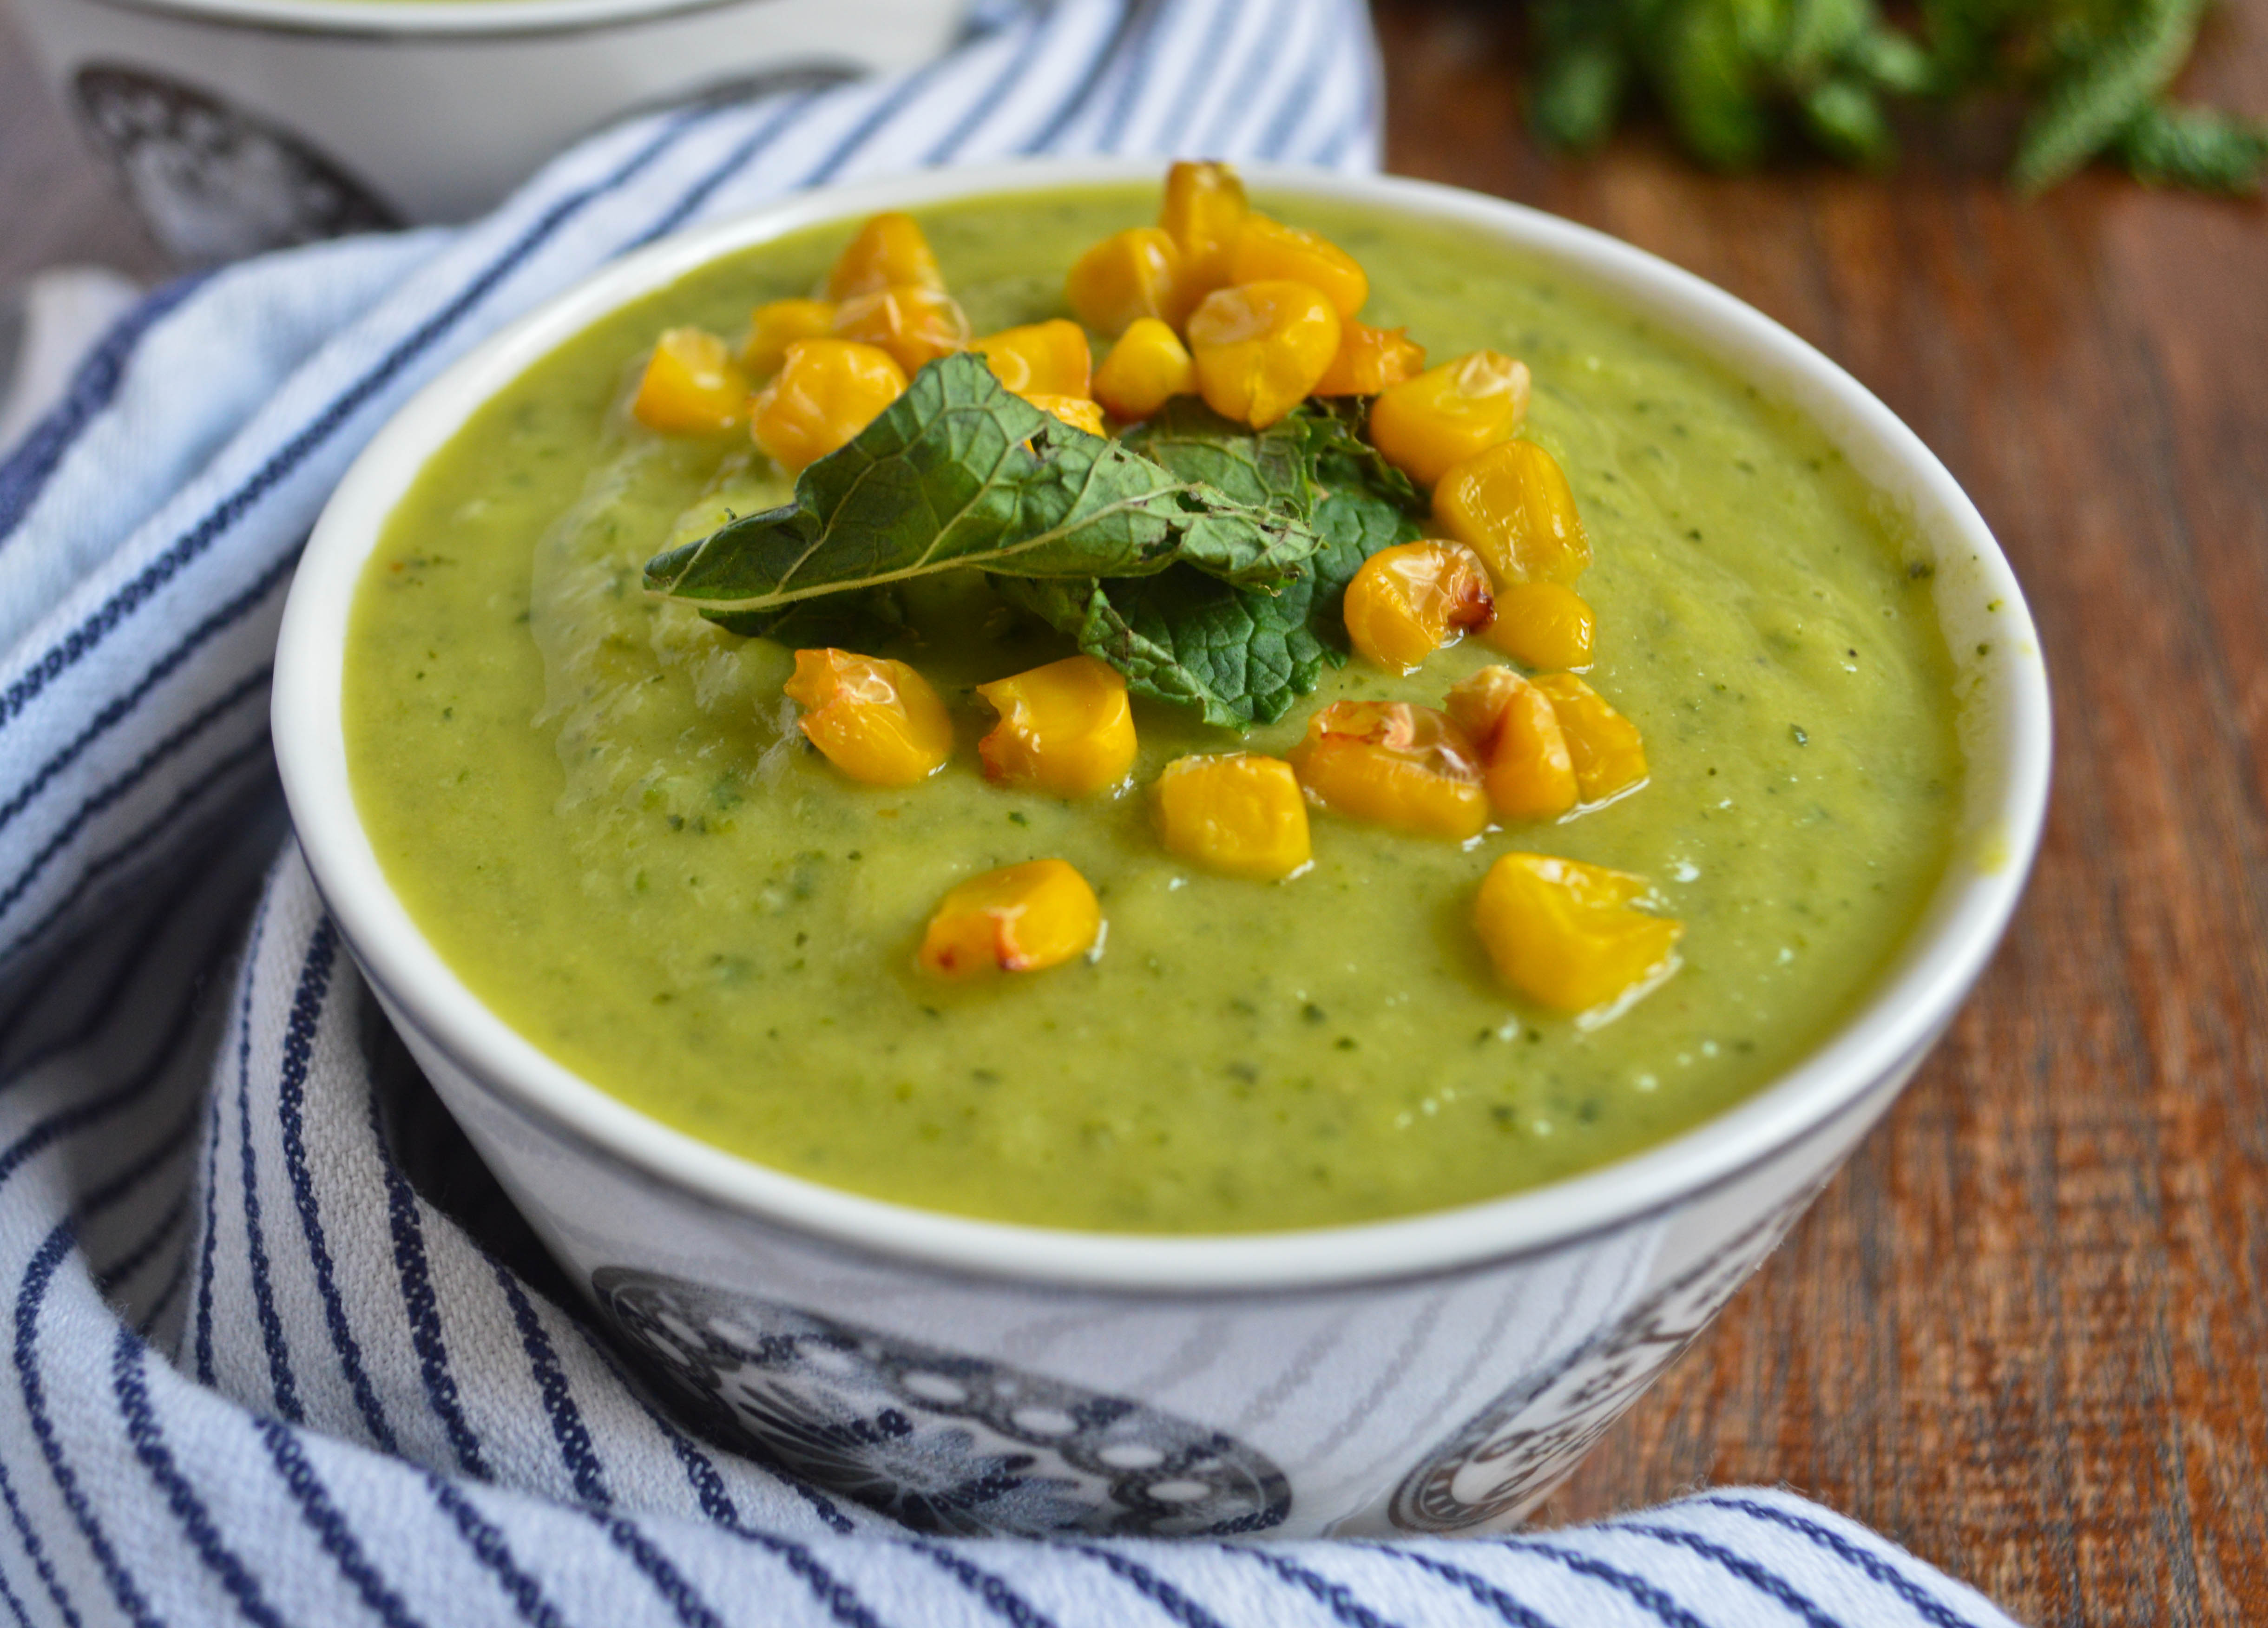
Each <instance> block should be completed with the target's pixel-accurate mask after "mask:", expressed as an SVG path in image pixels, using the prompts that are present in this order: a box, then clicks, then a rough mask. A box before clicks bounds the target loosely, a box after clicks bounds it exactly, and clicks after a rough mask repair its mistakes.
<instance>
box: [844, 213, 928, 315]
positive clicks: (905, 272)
mask: <svg viewBox="0 0 2268 1628" xmlns="http://www.w3.org/2000/svg"><path fill="white" fill-rule="evenodd" d="M909 285H910V286H912V287H916V288H934V289H942V288H943V287H944V286H945V273H944V272H942V271H940V270H939V269H938V264H937V255H936V254H935V252H934V251H932V249H931V247H930V246H929V239H927V238H925V237H924V236H923V235H922V229H921V227H920V226H918V225H916V224H915V222H914V217H912V216H910V215H902V214H899V213H897V212H896V211H895V210H892V211H890V212H888V213H887V214H881V215H872V216H869V217H867V219H866V224H865V225H863V226H861V227H859V228H858V236H857V237H855V238H853V239H851V246H850V247H848V248H846V249H844V250H843V254H842V256H841V257H840V258H839V259H837V260H836V262H835V269H833V270H832V271H830V272H828V274H827V297H828V298H829V299H850V298H854V297H855V296H857V295H859V294H872V293H874V292H877V291H880V290H882V289H886V288H901V287H906V286H909Z"/></svg>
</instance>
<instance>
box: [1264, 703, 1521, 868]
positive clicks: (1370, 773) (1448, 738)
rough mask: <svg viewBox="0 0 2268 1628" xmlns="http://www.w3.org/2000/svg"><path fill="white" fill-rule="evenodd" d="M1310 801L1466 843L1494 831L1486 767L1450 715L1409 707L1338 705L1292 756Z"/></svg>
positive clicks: (1312, 726) (1313, 725)
mask: <svg viewBox="0 0 2268 1628" xmlns="http://www.w3.org/2000/svg"><path fill="white" fill-rule="evenodd" d="M1291 759H1292V769H1293V770H1295V771H1297V773H1298V774H1299V777H1300V786H1301V787H1302V788H1304V789H1305V791H1306V792H1307V795H1308V796H1309V797H1310V798H1312V799H1314V801H1316V802H1318V803H1320V804H1322V806H1323V807H1326V808H1329V809H1331V810H1332V811H1334V812H1335V813H1338V814H1347V815H1350V816H1351V817H1352V818H1354V819H1357V820H1368V821H1373V822H1375V823H1377V824H1379V825H1386V826H1392V827H1393V828H1394V829H1396V830H1402V831H1409V832H1411V833H1414V834H1415V835H1418V836H1446V837H1447V838H1448V839H1449V840H1451V841H1452V842H1462V841H1464V840H1465V839H1466V838H1468V837H1471V836H1479V835H1480V834H1481V828H1482V827H1483V826H1484V825H1486V824H1487V823H1488V811H1489V803H1488V793H1487V792H1485V791H1484V790H1483V789H1482V786H1481V770H1480V759H1479V756H1478V755H1477V754H1476V753H1475V752H1474V750H1473V745H1472V742H1471V741H1470V740H1468V739H1467V738H1466V736H1465V732H1464V731H1463V730H1462V728H1460V727H1458V726H1457V724H1456V723H1455V722H1454V720H1453V719H1452V718H1450V717H1449V715H1448V714H1447V713H1446V712H1439V711H1435V710H1434V709H1432V707H1421V706H1412V705H1410V704H1409V703H1408V702H1406V701H1334V702H1332V703H1331V704H1330V705H1329V706H1327V707H1325V708H1323V710H1322V711H1320V712H1317V713H1316V714H1315V715H1314V717H1313V718H1309V719H1308V720H1307V738H1306V739H1305V740H1301V741H1300V744H1299V745H1298V746H1296V747H1294V748H1292V752H1291Z"/></svg>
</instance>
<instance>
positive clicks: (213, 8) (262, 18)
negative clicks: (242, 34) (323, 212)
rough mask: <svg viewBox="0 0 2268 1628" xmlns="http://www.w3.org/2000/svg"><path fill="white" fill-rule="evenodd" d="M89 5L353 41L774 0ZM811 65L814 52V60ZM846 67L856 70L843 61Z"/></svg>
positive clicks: (514, 29)
mask: <svg viewBox="0 0 2268 1628" xmlns="http://www.w3.org/2000/svg"><path fill="white" fill-rule="evenodd" d="M88 3H89V4H94V5H100V6H106V7H108V8H110V9H112V10H115V11H135V12H139V13H141V14H143V15H144V16H150V17H160V18H173V19H175V20H183V21H189V22H195V23H206V24H212V25H217V26H221V27H226V28H238V29H247V30H252V31H255V32H260V33H287V34H308V35H317V36H320V37H323V38H327V39H335V40H339V41H356V40H381V41H416V40H423V39H449V40H460V41H461V40H467V39H511V38H519V37H521V36H527V35H560V34H579V33H596V32H599V31H601V30H605V29H610V28H622V27H633V26H637V25H640V24H643V23H649V22H658V21H660V20H662V19H664V18H674V17H681V16H685V15H688V14H690V13H693V12H696V11H727V10H740V11H747V10H755V9H757V8H761V7H763V6H768V5H772V4H777V3H778V0H88ZM814 65H817V64H816V59H814ZM841 66H842V67H843V71H845V72H851V71H855V70H853V69H852V67H851V64H850V63H848V62H847V60H846V61H845V62H843V63H842V64H841Z"/></svg>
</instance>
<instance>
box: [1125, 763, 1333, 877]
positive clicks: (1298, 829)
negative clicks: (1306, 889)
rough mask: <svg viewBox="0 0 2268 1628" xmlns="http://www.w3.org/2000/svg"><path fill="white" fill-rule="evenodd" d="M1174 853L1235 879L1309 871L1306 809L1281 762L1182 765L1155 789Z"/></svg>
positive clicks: (1162, 830) (1154, 801) (1169, 768)
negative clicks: (1306, 865) (1299, 870)
mask: <svg viewBox="0 0 2268 1628" xmlns="http://www.w3.org/2000/svg"><path fill="white" fill-rule="evenodd" d="M1150 801H1151V807H1152V812H1153V813H1154V814H1156V816H1157V821H1158V836H1159V840H1160V841H1161V842H1163V843H1165V845H1166V851H1167V852H1168V853H1172V854H1176V855H1179V856H1180V857H1181V858H1184V859H1188V860H1189V861H1191V862H1193V863H1195V864H1197V865H1202V866H1205V867H1206V868H1207V869H1208V870H1214V871H1219V872H1222V873H1226V874H1227V875H1230V876H1246V877H1250V878H1252V879H1253V880H1256V881H1274V880H1277V879H1278V878H1280V877H1285V876H1289V875H1290V874H1291V873H1292V872H1294V871H1296V870H1298V869H1299V868H1300V866H1303V865H1305V864H1307V860H1308V858H1310V857H1311V855H1312V852H1313V850H1312V849H1311V848H1310V847H1309V845H1308V839H1307V799H1305V798H1304V797H1302V796H1301V795H1300V779H1299V777H1298V776H1297V775H1294V774H1293V773H1292V765H1291V764H1289V763H1287V762H1285V761H1284V760H1283V759H1282V758H1280V757H1257V756H1254V755H1251V754H1249V753H1245V752H1224V753H1221V754H1219V755H1216V756H1207V757H1177V758H1175V760H1174V761H1173V762H1170V763H1167V765H1166V769H1165V772H1164V773H1163V774H1161V775H1160V776H1159V777H1158V781H1157V784H1156V785H1153V786H1152V787H1151V788H1150Z"/></svg>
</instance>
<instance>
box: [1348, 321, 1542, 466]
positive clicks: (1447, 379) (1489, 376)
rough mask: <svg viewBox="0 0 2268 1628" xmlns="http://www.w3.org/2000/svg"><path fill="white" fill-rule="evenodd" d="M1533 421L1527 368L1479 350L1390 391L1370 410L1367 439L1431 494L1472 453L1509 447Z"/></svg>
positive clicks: (1421, 374) (1390, 387)
mask: <svg viewBox="0 0 2268 1628" xmlns="http://www.w3.org/2000/svg"><path fill="white" fill-rule="evenodd" d="M1526 416H1528V365H1527V364H1526V363H1524V362H1515V361H1513V359H1512V358H1511V357H1508V356H1504V355H1501V354H1499V352H1497V351H1494V350H1476V351H1473V352H1472V353H1471V354H1470V355H1468V356H1461V357H1458V358H1457V359H1456V360H1455V361H1454V362H1444V363H1442V364H1441V365H1440V366H1439V367H1431V368H1428V369H1426V370H1425V372H1422V373H1420V374H1418V377H1416V378H1415V379H1403V381H1402V382H1401V383H1400V384H1398V385H1393V386H1389V387H1388V388H1387V389H1386V390H1385V391H1384V392H1383V393H1382V394H1381V395H1380V396H1379V398H1378V400H1377V401H1373V402H1372V403H1371V408H1370V439H1371V443H1372V445H1373V446H1376V447H1377V448H1378V450H1379V451H1380V452H1381V453H1384V454H1385V455H1386V460H1387V461H1388V463H1390V464H1392V465H1393V466H1394V467H1395V468H1397V469H1399V470H1401V471H1402V472H1403V474H1404V475H1408V476H1409V477H1410V479H1411V480H1413V481H1415V482H1417V483H1418V484H1419V485H1420V486H1431V485H1432V484H1433V483H1435V482H1436V481H1438V480H1440V478H1441V477H1442V476H1443V475H1447V473H1448V472H1449V471H1450V470H1451V469H1452V468H1455V467H1456V466H1457V465H1458V464H1461V463H1462V462H1463V461H1464V460H1466V459H1468V458H1469V457H1471V456H1472V455H1473V454H1474V453H1477V452H1480V451H1482V450H1484V448H1487V447H1491V446H1495V445H1496V444H1497V443H1498V442H1499V441H1508V440H1510V439H1511V438H1512V437H1513V432H1514V431H1517V430H1518V429H1519V428H1520V421H1521V419H1522V418H1524V417H1526Z"/></svg>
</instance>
